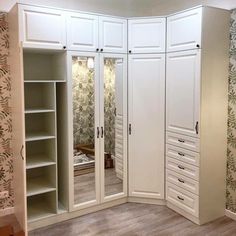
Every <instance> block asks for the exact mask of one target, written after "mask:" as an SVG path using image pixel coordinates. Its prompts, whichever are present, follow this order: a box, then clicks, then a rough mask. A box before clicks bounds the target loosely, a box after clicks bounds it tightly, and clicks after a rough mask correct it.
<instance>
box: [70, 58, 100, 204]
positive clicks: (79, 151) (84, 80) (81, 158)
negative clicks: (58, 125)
mask: <svg viewBox="0 0 236 236" xmlns="http://www.w3.org/2000/svg"><path fill="white" fill-rule="evenodd" d="M72 77H73V78H72V89H73V91H72V93H73V138H74V143H73V145H74V157H73V160H74V204H75V205H77V204H81V203H85V202H89V201H92V200H96V175H95V165H96V162H95V153H96V152H95V58H93V57H80V56H73V58H72Z"/></svg>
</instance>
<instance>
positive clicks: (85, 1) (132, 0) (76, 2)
mask: <svg viewBox="0 0 236 236" xmlns="http://www.w3.org/2000/svg"><path fill="white" fill-rule="evenodd" d="M16 2H21V3H29V4H36V5H37V4H38V5H47V6H54V7H60V8H68V9H78V10H82V11H92V12H98V13H104V14H111V15H112V14H113V15H121V16H148V15H166V14H169V13H173V12H176V11H179V10H183V9H186V8H190V7H193V6H196V5H200V4H203V5H210V6H216V7H221V8H225V9H233V8H236V0H18V1H17V0H0V10H2V11H9V9H10V8H11V7H12V6H13V5H14V4H15V3H16Z"/></svg>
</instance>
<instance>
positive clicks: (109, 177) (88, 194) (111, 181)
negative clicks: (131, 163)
mask: <svg viewBox="0 0 236 236" xmlns="http://www.w3.org/2000/svg"><path fill="white" fill-rule="evenodd" d="M74 188H75V204H79V203H83V202H87V201H91V200H95V198H96V194H95V174H94V172H93V173H89V174H84V175H78V176H75V177H74ZM122 191H123V181H122V180H120V179H119V178H118V177H117V176H116V171H115V168H112V169H105V196H110V195H113V194H117V193H121V192H122Z"/></svg>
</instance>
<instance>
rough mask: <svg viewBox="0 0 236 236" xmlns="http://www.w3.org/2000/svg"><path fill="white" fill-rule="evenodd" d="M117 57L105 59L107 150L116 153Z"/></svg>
mask: <svg viewBox="0 0 236 236" xmlns="http://www.w3.org/2000/svg"><path fill="white" fill-rule="evenodd" d="M115 66H116V61H115V59H105V61H104V126H105V136H104V137H105V140H104V142H105V152H107V153H110V154H112V155H115V109H116V104H115Z"/></svg>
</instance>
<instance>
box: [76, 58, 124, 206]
mask: <svg viewBox="0 0 236 236" xmlns="http://www.w3.org/2000/svg"><path fill="white" fill-rule="evenodd" d="M103 63H104V78H103V84H104V88H103V91H104V94H103V99H102V100H103V101H104V114H103V115H104V154H103V155H102V157H99V153H100V150H96V151H97V152H96V151H95V146H96V145H95V140H96V136H95V135H96V134H95V131H96V129H95V119H96V117H95V109H96V106H97V104H99V98H97V97H96V96H95V84H96V82H95V62H94V58H92V57H78V56H77V57H73V68H72V72H73V135H74V137H73V138H74V144H73V145H74V157H73V158H74V195H75V196H74V199H75V200H74V204H75V205H78V204H82V203H86V202H89V201H93V200H96V174H95V170H96V168H95V165H97V164H98V163H99V161H96V158H101V160H102V161H104V184H105V187H104V192H105V193H104V195H105V196H111V195H114V194H118V193H122V192H123V60H122V59H114V58H105V59H104V62H103ZM100 97H101V96H100ZM101 143H102V142H101Z"/></svg>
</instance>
